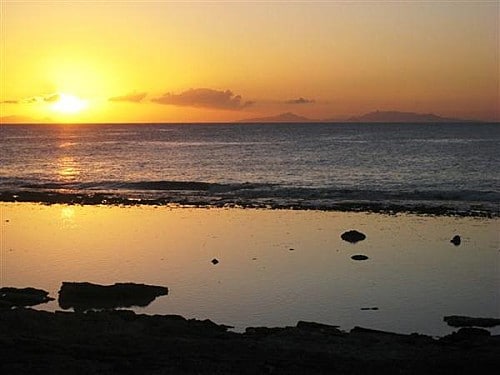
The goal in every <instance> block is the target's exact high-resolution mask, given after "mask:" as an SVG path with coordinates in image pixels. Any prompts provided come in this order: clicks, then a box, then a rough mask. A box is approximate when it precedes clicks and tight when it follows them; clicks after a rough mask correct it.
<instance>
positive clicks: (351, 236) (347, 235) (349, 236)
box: [340, 230, 366, 243]
mask: <svg viewBox="0 0 500 375" xmlns="http://www.w3.org/2000/svg"><path fill="white" fill-rule="evenodd" d="M340 238H342V239H343V240H344V241H347V242H350V243H356V242H359V241H363V240H364V239H365V238H366V235H365V234H363V233H361V232H358V231H357V230H349V231H347V232H344V233H342V235H341V236H340Z"/></svg>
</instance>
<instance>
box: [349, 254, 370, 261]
mask: <svg viewBox="0 0 500 375" xmlns="http://www.w3.org/2000/svg"><path fill="white" fill-rule="evenodd" d="M351 259H353V260H367V259H368V257H367V256H366V255H362V254H356V255H353V256H352V257H351Z"/></svg>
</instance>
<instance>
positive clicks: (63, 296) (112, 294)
mask: <svg viewBox="0 0 500 375" xmlns="http://www.w3.org/2000/svg"><path fill="white" fill-rule="evenodd" d="M167 294H168V288H166V287H163V286H155V285H145V284H134V283H117V284H114V285H99V284H92V283H87V282H83V283H79V282H63V283H62V286H61V289H60V290H59V306H61V308H62V309H69V308H74V309H75V311H86V310H91V309H115V308H118V307H132V306H140V307H145V306H147V305H149V304H150V303H151V302H153V301H154V300H155V298H156V297H158V296H164V295H167Z"/></svg>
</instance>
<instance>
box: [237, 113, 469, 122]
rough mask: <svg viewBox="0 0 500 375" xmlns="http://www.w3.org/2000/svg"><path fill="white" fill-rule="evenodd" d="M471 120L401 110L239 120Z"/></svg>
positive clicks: (288, 115) (281, 115)
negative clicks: (331, 115)
mask: <svg viewBox="0 0 500 375" xmlns="http://www.w3.org/2000/svg"><path fill="white" fill-rule="evenodd" d="M466 121H471V120H464V119H456V118H448V117H441V116H438V115H435V114H433V113H415V112H400V111H374V112H369V113H365V114H363V115H361V116H353V117H349V118H346V119H340V118H335V119H333V118H330V119H319V120H318V119H311V118H307V117H303V116H299V115H296V114H295V113H291V112H286V113H281V114H279V115H276V116H269V117H257V118H250V119H244V120H239V121H238V122H466Z"/></svg>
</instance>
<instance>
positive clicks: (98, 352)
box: [0, 308, 500, 375]
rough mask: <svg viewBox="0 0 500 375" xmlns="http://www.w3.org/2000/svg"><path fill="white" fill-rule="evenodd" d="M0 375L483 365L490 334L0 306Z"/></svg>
mask: <svg viewBox="0 0 500 375" xmlns="http://www.w3.org/2000/svg"><path fill="white" fill-rule="evenodd" d="M0 332H1V333H2V334H1V337H0V353H2V360H1V361H0V373H2V374H17V375H25V374H26V375H27V374H30V375H31V374H55V375H57V374H88V373H93V374H120V375H123V374H127V375H128V374H202V375H204V374H268V373H273V374H357V375H360V374H363V375H365V374H385V375H388V374H407V375H408V374H410V375H416V374H441V375H443V374H450V375H451V374H454V375H455V374H472V373H476V374H493V373H496V372H497V371H498V368H499V366H500V356H498V353H499V350H500V336H495V335H490V334H489V333H488V332H487V331H484V330H478V329H461V330H459V331H458V332H457V333H454V334H452V335H448V336H445V337H443V338H441V339H435V338H433V337H430V336H426V335H420V334H416V333H414V334H411V335H407V334H396V333H391V332H385V331H378V330H372V329H367V328H360V327H356V328H354V329H352V330H351V331H350V332H344V331H341V330H340V329H338V327H336V326H329V325H326V324H319V323H312V322H299V323H297V325H296V326H295V327H275V328H266V327H258V328H249V329H247V331H246V332H245V333H235V332H230V331H228V327H227V326H223V325H218V324H216V323H213V322H211V321H210V320H203V321H200V320H195V319H189V320H188V319H185V318H183V317H182V316H178V315H165V316H162V315H154V316H148V315H142V314H135V313H134V312H132V311H123V310H118V311H99V312H94V311H90V312H87V313H84V314H77V313H72V312H56V313H51V312H47V311H36V310H32V309H24V308H20V309H12V310H11V309H3V310H0Z"/></svg>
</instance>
